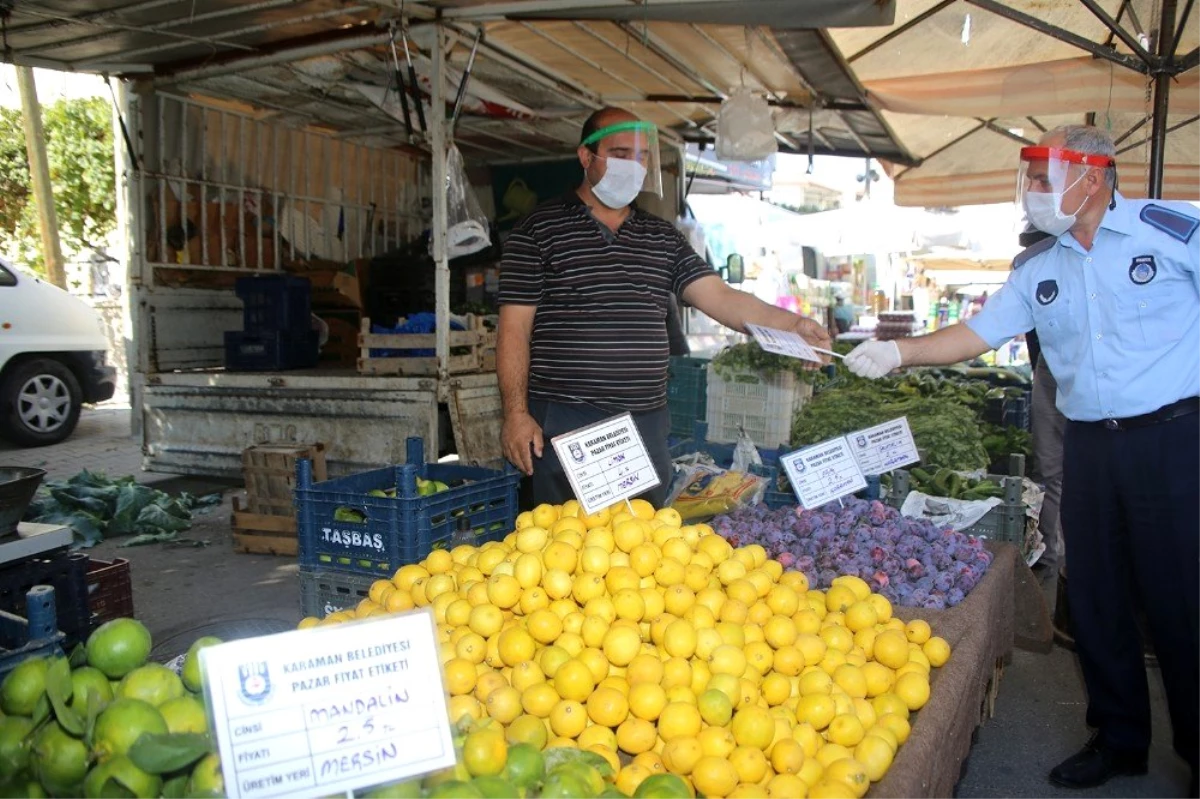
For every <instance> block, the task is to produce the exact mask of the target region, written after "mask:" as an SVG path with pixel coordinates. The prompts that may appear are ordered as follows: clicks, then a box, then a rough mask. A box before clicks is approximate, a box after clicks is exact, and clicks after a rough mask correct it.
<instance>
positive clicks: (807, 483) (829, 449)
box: [779, 437, 867, 508]
mask: <svg viewBox="0 0 1200 799" xmlns="http://www.w3.org/2000/svg"><path fill="white" fill-rule="evenodd" d="M779 462H780V464H782V465H783V469H784V472H785V473H786V474H787V476H788V480H789V481H790V482H791V484H792V490H794V491H795V492H796V497H797V498H798V499H799V500H800V504H801V505H803V506H804V507H805V508H816V507H818V506H820V505H824V504H825V503H826V502H832V501H833V500H835V499H838V498H840V497H844V496H846V495H847V494H853V493H854V492H855V491H861V490H862V489H864V488H866V487H867V481H866V478H864V477H863V473H862V471H861V470H860V469H859V468H858V462H857V461H855V459H854V454H853V453H852V452H851V450H850V443H849V442H848V441H847V440H846V439H845V438H844V437H842V438H833V439H830V440H829V441H822V442H821V443H820V444H814V445H813V446H811V447H806V448H804V449H799V450H796V451H795V452H790V453H788V454H787V455H784V456H783V457H781V458H780V459H779Z"/></svg>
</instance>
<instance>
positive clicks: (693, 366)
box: [667, 356, 709, 437]
mask: <svg viewBox="0 0 1200 799" xmlns="http://www.w3.org/2000/svg"><path fill="white" fill-rule="evenodd" d="M708 363H709V359H708V358H692V357H688V356H672V357H671V361H670V365H669V366H668V367H667V410H668V411H669V412H670V414H671V435H673V436H679V437H686V436H690V435H691V434H692V428H693V427H694V426H695V424H696V422H702V421H704V420H705V419H706V418H707V413H708Z"/></svg>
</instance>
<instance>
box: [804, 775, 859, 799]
mask: <svg viewBox="0 0 1200 799" xmlns="http://www.w3.org/2000/svg"><path fill="white" fill-rule="evenodd" d="M857 797H858V794H857V793H856V792H855V791H854V789H853V788H851V787H850V786H849V785H847V784H846V783H844V782H840V781H838V780H831V779H826V778H825V777H824V776H822V778H821V779H820V780H819V781H818V782H815V783H813V785H812V787H810V788H809V789H808V799H857Z"/></svg>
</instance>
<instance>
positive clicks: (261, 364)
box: [225, 326, 320, 372]
mask: <svg viewBox="0 0 1200 799" xmlns="http://www.w3.org/2000/svg"><path fill="white" fill-rule="evenodd" d="M319 343H320V334H319V333H318V332H317V331H315V330H312V329H311V328H309V327H307V326H306V327H305V328H304V329H302V330H299V331H296V332H289V331H284V330H269V331H262V332H249V331H244V330H227V331H225V368H226V369H228V370H229V371H231V372H260V371H278V370H280V369H307V368H309V367H312V366H316V365H317V356H318V351H319V346H318V345H319Z"/></svg>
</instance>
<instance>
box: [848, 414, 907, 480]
mask: <svg viewBox="0 0 1200 799" xmlns="http://www.w3.org/2000/svg"><path fill="white" fill-rule="evenodd" d="M846 439H847V440H848V441H849V442H850V450H851V452H853V453H854V460H856V461H857V462H858V468H859V469H860V470H861V471H862V473H863V474H884V473H886V472H890V471H892V470H893V469H898V468H900V467H901V466H907V465H908V464H910V463H918V462H920V460H921V455H920V454H919V453H918V452H917V445H916V443H915V442H914V441H913V436H912V430H911V429H909V426H908V419H907V418H906V417H903V416H901V417H900V418H899V419H893V420H891V421H890V422H884V423H883V424H878V425H875V426H874V427H868V428H867V429H865V430H859V431H858V432H855V433H851V434H850V435H848V436H846Z"/></svg>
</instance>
